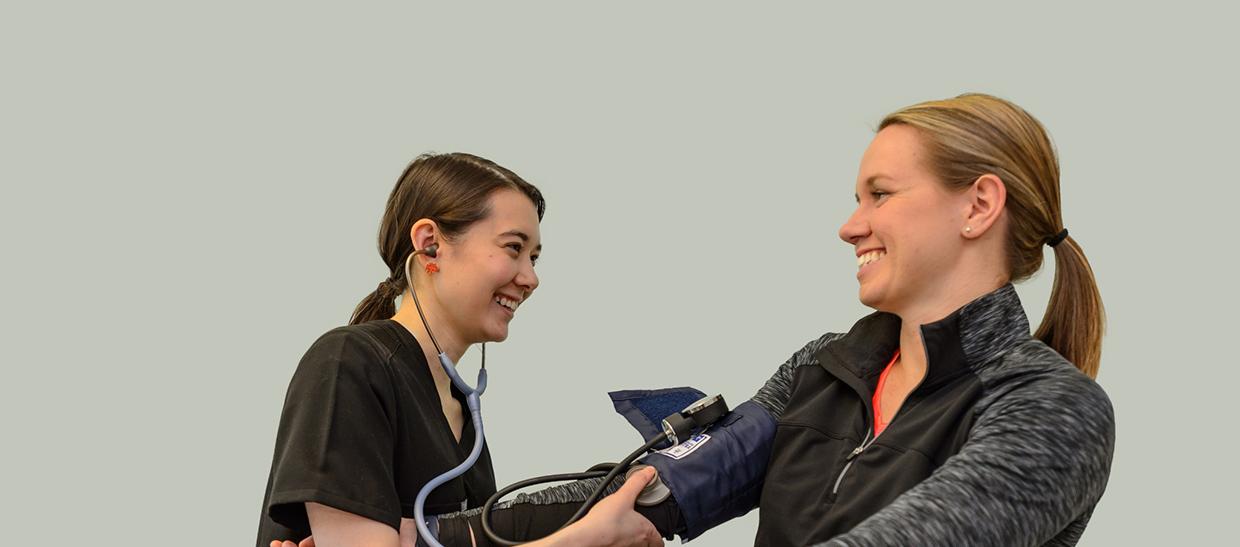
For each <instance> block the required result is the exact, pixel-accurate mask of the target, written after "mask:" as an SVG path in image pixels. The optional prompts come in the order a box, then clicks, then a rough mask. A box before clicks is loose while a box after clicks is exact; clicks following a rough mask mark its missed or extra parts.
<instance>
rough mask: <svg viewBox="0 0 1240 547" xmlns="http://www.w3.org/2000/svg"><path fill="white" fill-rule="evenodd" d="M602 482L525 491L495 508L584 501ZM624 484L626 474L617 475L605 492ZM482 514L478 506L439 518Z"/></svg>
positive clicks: (597, 480) (617, 488)
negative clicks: (519, 504)
mask: <svg viewBox="0 0 1240 547" xmlns="http://www.w3.org/2000/svg"><path fill="white" fill-rule="evenodd" d="M601 482H603V478H602V477H598V478H594V479H584V480H579V481H573V482H568V483H564V484H559V485H556V486H552V487H550V488H544V489H542V490H539V491H537V492H531V493H529V494H524V493H522V494H517V495H516V496H515V497H513V498H512V499H511V500H508V501H503V502H500V503H497V504H495V509H504V508H507V507H510V506H512V505H513V504H514V503H530V504H534V505H552V504H556V503H581V502H583V501H586V498H588V497H590V493H591V492H594V489H595V488H598V485H599V483H601ZM623 485H624V475H623V474H622V475H620V476H619V477H616V479H615V480H614V481H612V482H611V484H610V485H608V486H607V490H605V491H604V493H605V495H610V494H611V493H613V492H615V491H616V490H619V489H620V487H621V486H623ZM600 499H602V498H600ZM480 514H482V508H481V507H476V508H473V509H469V510H466V511H458V512H456V513H449V514H446V515H441V516H440V517H439V518H441V519H450V518H458V517H466V518H468V517H473V516H477V515H480Z"/></svg>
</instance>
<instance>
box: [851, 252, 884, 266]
mask: <svg viewBox="0 0 1240 547" xmlns="http://www.w3.org/2000/svg"><path fill="white" fill-rule="evenodd" d="M884 256H887V251H883V250H877V251H870V252H868V253H865V254H863V255H861V256H859V257H857V267H858V268H860V267H862V266H865V265H866V264H870V263H872V262H877V261H879V260H881V259H882V258H883V257H884Z"/></svg>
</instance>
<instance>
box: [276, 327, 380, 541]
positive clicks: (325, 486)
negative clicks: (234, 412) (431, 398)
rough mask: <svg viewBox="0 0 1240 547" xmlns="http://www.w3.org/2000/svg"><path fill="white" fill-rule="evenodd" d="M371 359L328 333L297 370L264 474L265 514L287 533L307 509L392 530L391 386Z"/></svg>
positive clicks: (300, 524)
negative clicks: (321, 508) (310, 505)
mask: <svg viewBox="0 0 1240 547" xmlns="http://www.w3.org/2000/svg"><path fill="white" fill-rule="evenodd" d="M381 359H382V356H379V355H376V354H375V352H374V351H373V350H371V349H370V348H369V347H368V345H367V344H366V343H365V340H359V339H357V337H356V336H342V335H341V334H340V333H338V332H335V333H329V334H328V335H326V336H324V337H323V338H321V339H320V340H319V341H318V342H316V343H315V345H314V346H313V347H312V348H311V350H310V351H308V352H307V353H306V356H305V357H304V358H303V359H302V362H301V364H300V365H299V366H298V369H297V372H296V373H295V374H294V376H293V380H292V381H291V382H290V385H289V392H288V396H287V398H286V401H285V407H284V412H283V414H282V416H281V419H280V430H279V433H278V434H277V439H276V450H275V457H274V463H273V465H272V471H271V491H270V495H269V499H268V504H269V505H268V507H267V511H268V514H269V515H270V516H271V517H272V518H273V519H274V520H276V521H277V522H279V523H281V524H283V525H285V526H288V527H289V528H292V529H295V530H305V528H306V527H307V525H308V521H307V517H308V515H307V514H306V512H305V508H304V507H305V506H304V504H305V503H306V502H315V503H318V504H326V505H330V506H331V507H335V508H337V509H340V510H343V511H347V512H349V513H351V514H354V515H360V516H362V517H365V518H367V519H370V520H374V521H379V522H382V523H384V524H386V525H387V526H388V527H389V528H392V529H393V530H395V529H396V528H397V527H398V526H399V522H400V516H401V509H400V507H401V506H400V499H399V495H398V493H397V490H396V479H395V476H396V467H395V466H396V461H395V456H394V452H395V449H394V446H395V436H394V434H393V432H392V431H393V428H394V426H393V422H392V418H391V416H392V414H393V413H394V412H395V411H394V405H393V403H392V399H393V398H394V396H393V394H392V387H391V385H390V379H388V378H387V377H386V376H385V374H384V372H383V369H382V367H381V363H376V362H375V361H377V360H381Z"/></svg>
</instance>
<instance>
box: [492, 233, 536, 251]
mask: <svg viewBox="0 0 1240 547" xmlns="http://www.w3.org/2000/svg"><path fill="white" fill-rule="evenodd" d="M499 236H500V237H504V236H516V237H519V238H521V241H522V242H524V243H529V242H530V235H529V234H527V233H525V232H522V231H521V230H508V231H507V232H504V233H502V234H500V235H499ZM534 250H535V251H542V243H539V244H538V246H537V247H535V248H534Z"/></svg>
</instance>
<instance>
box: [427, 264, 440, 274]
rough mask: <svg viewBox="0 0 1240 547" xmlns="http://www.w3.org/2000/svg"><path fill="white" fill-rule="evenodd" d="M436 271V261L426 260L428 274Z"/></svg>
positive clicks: (437, 268) (437, 267)
mask: <svg viewBox="0 0 1240 547" xmlns="http://www.w3.org/2000/svg"><path fill="white" fill-rule="evenodd" d="M437 271H439V265H438V264H436V263H434V262H428V263H427V264H426V273H428V274H433V273H435V272H437Z"/></svg>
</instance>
